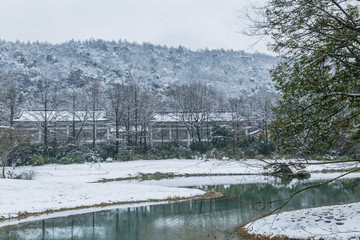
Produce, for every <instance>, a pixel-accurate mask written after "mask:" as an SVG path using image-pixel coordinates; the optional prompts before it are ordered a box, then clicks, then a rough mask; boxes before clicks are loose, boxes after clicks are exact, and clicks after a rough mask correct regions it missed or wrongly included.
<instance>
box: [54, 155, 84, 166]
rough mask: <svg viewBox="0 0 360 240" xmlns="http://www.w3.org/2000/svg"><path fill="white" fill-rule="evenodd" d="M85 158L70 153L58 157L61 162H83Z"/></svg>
mask: <svg viewBox="0 0 360 240" xmlns="http://www.w3.org/2000/svg"><path fill="white" fill-rule="evenodd" d="M84 162H85V158H84V157H83V156H81V155H78V154H70V155H66V156H64V157H62V158H60V163H61V164H73V163H84Z"/></svg>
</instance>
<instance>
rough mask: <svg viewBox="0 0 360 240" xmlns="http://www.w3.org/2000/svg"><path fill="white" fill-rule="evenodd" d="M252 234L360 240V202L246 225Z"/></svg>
mask: <svg viewBox="0 0 360 240" xmlns="http://www.w3.org/2000/svg"><path fill="white" fill-rule="evenodd" d="M245 228H246V229H247V230H248V232H250V233H252V234H261V235H267V236H271V237H273V236H276V235H286V236H288V237H290V238H304V239H306V238H311V239H320V238H322V239H334V240H335V239H354V240H355V239H360V203H353V204H346V205H335V206H327V207H319V208H310V209H302V210H297V211H291V212H282V213H280V214H278V215H271V216H268V217H265V218H262V219H259V220H257V221H255V222H252V223H249V224H247V225H246V226H245Z"/></svg>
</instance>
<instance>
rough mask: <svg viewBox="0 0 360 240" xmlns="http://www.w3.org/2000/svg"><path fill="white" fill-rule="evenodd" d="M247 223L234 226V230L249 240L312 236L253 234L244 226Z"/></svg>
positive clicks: (295, 239) (300, 239)
mask: <svg viewBox="0 0 360 240" xmlns="http://www.w3.org/2000/svg"><path fill="white" fill-rule="evenodd" d="M249 223H250V222H248V223H244V224H242V225H240V226H238V227H236V228H235V231H236V232H237V234H238V235H239V236H240V237H242V238H244V239H249V240H311V239H312V238H290V237H288V236H285V235H276V236H272V237H270V236H267V235H263V234H255V233H250V232H249V231H248V230H247V229H246V228H245V226H246V225H247V224H249Z"/></svg>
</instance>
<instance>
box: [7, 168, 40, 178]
mask: <svg viewBox="0 0 360 240" xmlns="http://www.w3.org/2000/svg"><path fill="white" fill-rule="evenodd" d="M6 177H7V178H11V179H22V180H33V179H34V177H35V172H34V171H33V170H25V171H23V172H20V173H17V172H15V171H8V172H7V174H6Z"/></svg>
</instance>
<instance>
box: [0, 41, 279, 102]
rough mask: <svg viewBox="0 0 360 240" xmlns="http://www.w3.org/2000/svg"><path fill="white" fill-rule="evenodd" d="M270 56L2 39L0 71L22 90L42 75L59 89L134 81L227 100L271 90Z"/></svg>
mask: <svg viewBox="0 0 360 240" xmlns="http://www.w3.org/2000/svg"><path fill="white" fill-rule="evenodd" d="M277 61H278V59H277V58H276V57H273V56H269V55H265V54H260V53H255V54H250V53H246V52H244V51H232V50H223V49H220V50H199V51H191V50H189V49H187V48H184V47H182V46H179V47H178V48H172V47H170V48H169V47H166V46H158V45H153V44H150V43H143V44H138V43H129V42H127V41H105V40H87V41H83V42H80V41H73V40H72V41H69V42H65V43H62V44H51V43H41V42H35V43H22V42H7V41H0V71H1V72H3V73H8V74H11V76H12V77H13V78H15V79H16V81H17V82H18V83H19V86H20V87H21V88H22V90H23V91H31V89H32V88H33V87H34V85H35V84H36V82H37V80H39V79H41V78H43V77H46V78H49V79H52V80H54V81H56V82H57V84H58V86H59V87H61V86H69V85H70V86H75V87H82V86H84V85H87V83H89V82H90V81H92V80H94V79H100V80H102V81H104V82H106V83H115V82H122V83H125V82H137V83H139V84H141V85H142V86H144V87H146V88H149V89H157V90H158V91H160V92H161V91H162V90H164V89H166V87H168V86H169V85H172V84H183V83H189V82H193V81H200V82H203V83H206V84H208V85H210V86H213V87H214V88H216V89H218V90H221V91H223V92H225V93H226V94H227V96H237V95H249V94H252V93H254V92H256V91H261V90H269V91H273V90H274V84H273V83H272V82H271V80H270V74H269V70H270V69H271V68H272V67H273V66H274V65H275V64H276V63H277Z"/></svg>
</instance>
